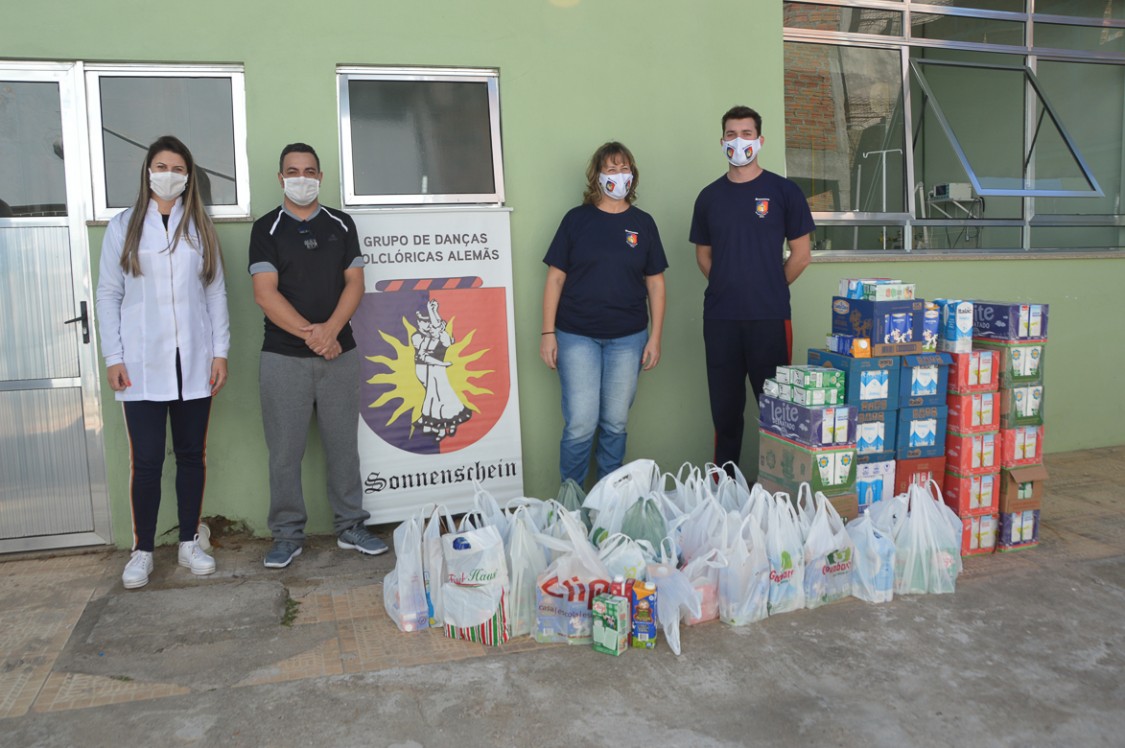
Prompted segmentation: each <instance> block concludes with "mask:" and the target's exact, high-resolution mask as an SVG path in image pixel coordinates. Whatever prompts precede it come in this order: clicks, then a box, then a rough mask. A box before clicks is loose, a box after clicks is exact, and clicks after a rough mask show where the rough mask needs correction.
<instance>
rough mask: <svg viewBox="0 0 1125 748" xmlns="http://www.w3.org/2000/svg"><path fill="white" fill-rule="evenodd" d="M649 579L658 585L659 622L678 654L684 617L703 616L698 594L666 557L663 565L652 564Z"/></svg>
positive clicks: (657, 617)
mask: <svg viewBox="0 0 1125 748" xmlns="http://www.w3.org/2000/svg"><path fill="white" fill-rule="evenodd" d="M648 578H649V581H650V582H654V583H655V584H656V619H657V621H659V622H660V628H662V629H663V630H664V638H665V639H666V640H667V641H668V647H669V649H671V650H672V652H673V653H674V654H677V655H678V654H680V619H681V617H683V616H687V617H691V618H699V617H700V616H701V615H702V613H703V611H702V610H700V604H699V602H700V601H699V593H698V592H697V591H696V589H695V588H694V587H692V586H691V582H690V581H689V580H688V578H687V576H686V575H685V574H684V573H683V572H682V571H680V570H679V569H677V568H676V566H675V562H674V561H671V560H670V559H667V557H665V559H664V560H663V561H661V562H660V563H657V564H649V566H648Z"/></svg>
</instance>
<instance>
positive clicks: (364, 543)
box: [336, 522, 387, 556]
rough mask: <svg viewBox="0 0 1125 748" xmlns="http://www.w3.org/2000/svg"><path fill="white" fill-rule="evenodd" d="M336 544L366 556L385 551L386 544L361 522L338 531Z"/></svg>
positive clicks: (376, 554)
mask: <svg viewBox="0 0 1125 748" xmlns="http://www.w3.org/2000/svg"><path fill="white" fill-rule="evenodd" d="M336 545H338V546H340V547H341V548H344V549H346V550H349V551H350V550H352V549H355V550H357V551H359V552H360V553H365V554H367V555H368V556H378V555H379V554H380V553H386V552H387V544H386V543H384V542H383V541H382V540H379V538H377V537H375V536H374V535H372V534H371V531H370V530H368V529H367V528H366V527H364V526H363V523H362V522H360V523H359V524H357V525H353V526H352V527H349V528H348V529H347V530H344V531H343V532H342V533H340V537H338V538H336Z"/></svg>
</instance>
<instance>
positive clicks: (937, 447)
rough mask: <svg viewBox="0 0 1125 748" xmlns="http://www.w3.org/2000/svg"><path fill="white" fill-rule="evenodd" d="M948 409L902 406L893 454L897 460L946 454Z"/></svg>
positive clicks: (942, 406) (940, 406) (932, 406)
mask: <svg viewBox="0 0 1125 748" xmlns="http://www.w3.org/2000/svg"><path fill="white" fill-rule="evenodd" d="M948 418H949V408H947V407H946V406H945V405H944V403H943V404H942V405H929V406H926V407H922V408H901V409H900V410H899V411H898V426H897V428H896V432H897V434H896V436H895V456H896V457H898V459H900V460H913V459H916V458H919V457H940V456H941V455H943V454H945V432H946V421H947V420H948Z"/></svg>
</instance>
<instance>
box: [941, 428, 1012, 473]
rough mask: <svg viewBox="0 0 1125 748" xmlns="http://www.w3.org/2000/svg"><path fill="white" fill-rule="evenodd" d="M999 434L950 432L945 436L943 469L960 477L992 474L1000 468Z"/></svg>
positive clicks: (993, 432)
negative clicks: (951, 471)
mask: <svg viewBox="0 0 1125 748" xmlns="http://www.w3.org/2000/svg"><path fill="white" fill-rule="evenodd" d="M1000 442H1001V439H1000V434H999V432H996V431H989V432H988V433H985V434H962V433H960V432H957V431H950V432H949V433H948V434H946V436H945V467H946V469H948V470H953V471H954V472H957V473H960V474H961V475H984V474H985V473H994V472H996V470H997V469H999V467H1000V449H1001V443H1000Z"/></svg>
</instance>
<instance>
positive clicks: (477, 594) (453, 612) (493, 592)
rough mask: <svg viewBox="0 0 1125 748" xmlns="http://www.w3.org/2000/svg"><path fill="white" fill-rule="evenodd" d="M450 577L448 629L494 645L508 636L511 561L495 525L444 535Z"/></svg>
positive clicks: (445, 588)
mask: <svg viewBox="0 0 1125 748" xmlns="http://www.w3.org/2000/svg"><path fill="white" fill-rule="evenodd" d="M441 540H442V554H443V556H444V559H445V580H444V581H443V582H442V586H441V597H442V608H443V614H444V621H445V633H446V635H447V636H449V637H450V638H453V639H468V640H470V641H475V642H480V643H482V644H487V645H490V646H496V645H499V644H503V643H504V642H506V641H507V640H508V616H507V592H508V564H507V561H506V559H505V558H504V540H503V539H502V538H501V537H500V531H499V530H498V529H497V528H496V527H494V526H487V527H481V528H477V529H466V530H464V531H462V532H457V533H451V534H449V535H445V536H443V537H442V539H441Z"/></svg>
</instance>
